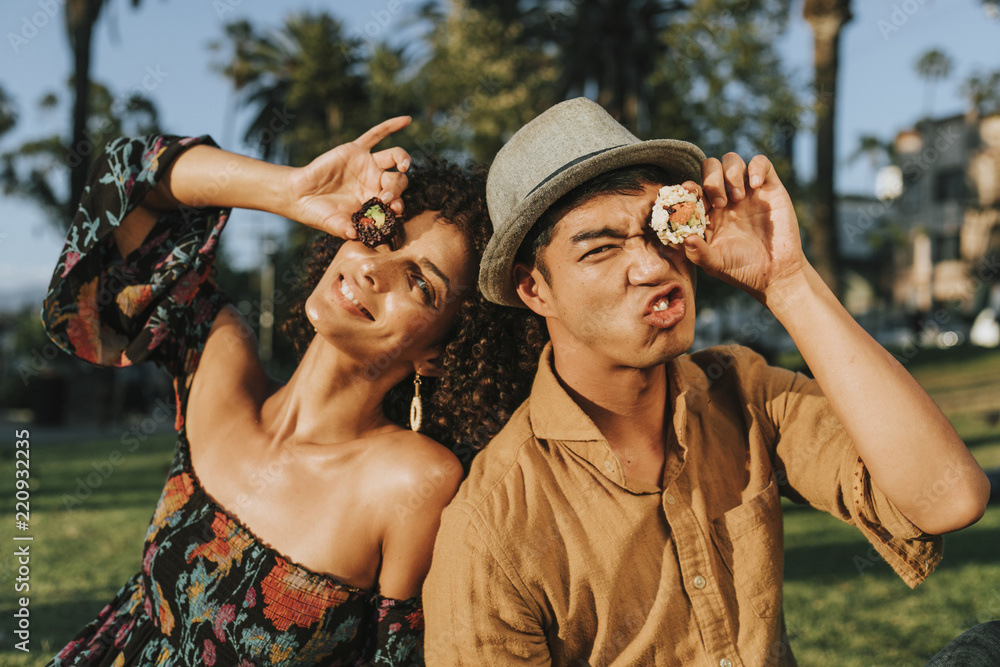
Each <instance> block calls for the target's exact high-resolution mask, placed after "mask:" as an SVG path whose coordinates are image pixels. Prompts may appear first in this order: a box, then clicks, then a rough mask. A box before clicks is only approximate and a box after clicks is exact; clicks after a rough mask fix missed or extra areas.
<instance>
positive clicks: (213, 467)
mask: <svg viewBox="0 0 1000 667" xmlns="http://www.w3.org/2000/svg"><path fill="white" fill-rule="evenodd" d="M408 122H409V119H408V118H397V119H392V120H390V121H386V122H384V123H382V124H380V125H378V126H376V127H375V128H373V129H372V130H370V131H369V132H367V133H366V134H365V135H363V136H362V137H361V138H359V139H358V140H356V141H355V142H351V143H349V144H344V145H343V146H339V147H337V148H336V149H333V150H331V151H329V152H328V153H326V154H324V155H322V156H320V157H319V158H317V159H316V160H315V161H314V162H313V163H311V164H310V165H308V166H307V167H304V168H300V169H292V168H288V167H280V166H277V165H269V164H266V163H262V162H259V161H256V160H252V159H250V158H245V157H242V156H236V155H232V154H229V153H225V152H223V151H220V150H218V149H214V148H211V147H206V146H197V147H194V148H192V149H190V150H188V151H186V152H185V153H183V154H182V155H181V156H180V157H179V158H178V159H177V160H176V161H175V162H174V164H173V165H172V168H171V173H170V177H169V179H168V180H167V181H166V182H165V183H164V184H161V186H160V187H158V188H157V190H155V191H154V192H153V193H152V194H151V196H150V197H147V200H146V202H144V204H143V206H141V207H140V208H139V209H137V210H136V211H135V212H134V213H133V214H131V215H130V216H129V217H128V218H126V220H125V222H124V223H123V225H122V227H121V228H120V229H121V230H122V231H121V233H120V234H116V241H117V242H118V244H119V248H120V250H122V252H127V251H128V250H129V249H130V247H134V245H133V244H136V243H138V242H141V238H142V236H144V233H143V231H142V230H143V228H147V229H148V226H149V225H150V221H151V220H154V221H155V219H156V216H157V214H158V213H159V211H160V210H161V209H165V208H170V207H172V206H177V205H179V204H194V203H199V204H203V205H204V204H211V205H217V206H238V207H242V208H257V209H261V210H268V211H272V212H275V213H278V214H280V215H283V216H285V217H288V218H290V219H295V220H298V221H299V222H302V223H304V224H307V225H309V226H312V227H316V228H318V229H322V230H324V231H327V232H330V233H334V234H336V235H339V236H341V237H346V238H349V239H353V238H354V237H355V236H356V234H355V233H354V229H353V227H352V226H351V223H350V215H351V213H353V212H354V211H355V210H357V209H358V207H359V206H360V204H361V202H363V201H365V200H367V199H368V198H370V197H372V196H381V198H382V199H383V201H385V202H387V203H389V205H390V206H391V207H392V208H393V209H394V210H395V211H396V212H397V213H401V212H402V202H401V200H400V199H399V197H400V194H401V192H402V191H403V189H404V188H405V187H406V182H407V181H406V176H405V174H404V173H403V172H405V171H406V168H407V167H408V166H409V156H408V155H407V154H406V152H405V151H403V150H402V149H399V148H390V149H386V150H384V151H379V152H377V153H372V152H371V149H372V148H373V147H374V146H375V145H376V144H377V143H378V142H379V141H381V140H382V139H383V138H385V137H386V136H388V135H389V134H391V133H392V132H395V131H397V130H399V129H401V128H402V127H405V126H406V124H407V123H408ZM390 168H396V169H397V170H398V171H387V170H388V169H390ZM219 173H231V174H236V176H235V177H234V178H233V179H232V182H231V183H230V185H229V186H228V187H226V188H222V191H221V192H218V193H217V194H213V195H211V197H209V195H206V194H205V193H206V192H214V191H210V190H209V189H208V188H205V183H209V182H211V178H212V176H213V175H217V174H219ZM216 190H218V189H216ZM230 233H232V232H230ZM472 264H473V262H472V256H471V253H470V251H469V248H468V245H467V241H466V239H465V237H464V236H463V234H462V233H461V232H460V231H459V230H458V228H457V227H455V226H454V225H450V224H447V223H445V222H443V221H441V220H439V219H438V218H437V214H436V213H435V212H432V211H428V212H424V213H421V214H419V215H417V216H414V217H413V219H411V220H409V221H407V223H406V224H405V235H404V238H403V239H402V242H401V243H398V244H394V247H389V246H379V247H377V248H375V249H371V248H368V247H367V246H365V245H363V244H361V243H360V242H358V241H354V240H347V241H346V242H345V243H344V245H343V247H342V248H341V250H340V251H339V252H338V254H337V255H336V256H335V258H334V259H333V261H332V262H331V263H330V265H329V267H328V269H327V270H326V272H325V273H324V275H323V277H322V279H321V281H320V283H319V285H318V286H317V288H316V289H315V290H314V292H313V293H312V294H311V295H310V297H309V298H308V300H307V302H306V314H307V317H308V318H309V320H310V322H311V323H312V324H313V326H314V327H315V328H316V330H317V334H316V336H315V337H314V338H313V340H312V342H311V343H310V345H309V347H308V349H307V351H306V353H305V355H304V357H303V360H302V361H301V363H300V364H299V366H298V367H297V368H296V370H295V372H294V374H293V375H292V377H291V379H289V381H288V382H287V383H286V384H284V385H282V384H280V383H277V382H275V381H273V380H271V379H270V378H269V377H268V376H267V374H266V373H265V371H264V368H263V366H262V365H261V363H260V360H259V357H258V354H257V343H256V341H255V340H254V339H253V336H252V335H251V334H249V331H250V330H249V327H247V325H246V322H245V320H244V319H243V317H242V316H241V315H240V314H239V312H238V311H237V310H236V309H235V308H233V307H232V306H227V307H226V308H224V309H223V310H222V311H221V313H220V314H219V316H218V317H217V318H216V320H215V322H214V323H213V327H212V331H211V333H210V335H209V338H208V342H207V343H206V346H205V349H204V352H203V355H202V359H201V361H200V364H199V367H198V371H197V372H196V374H195V377H194V382H193V386H192V390H191V396H190V402H189V408H188V412H187V421H186V427H187V435H188V440H189V442H190V445H191V453H192V464H193V467H194V470H195V471H196V473H197V475H198V478H199V480H200V482H201V483H202V485H203V486H204V487H205V488H206V490H207V491H208V492H209V493H210V494H211V495H212V497H213V498H215V499H216V500H217V501H218V502H219V503H220V504H221V505H222V506H224V507H225V508H226V509H227V510H228V511H230V512H231V513H233V514H235V515H236V516H237V517H239V519H240V520H241V521H242V522H243V523H244V524H246V525H247V526H248V527H249V528H250V529H251V530H252V531H253V532H254V533H255V534H256V535H257V536H258V537H259V538H261V539H262V540H263V541H265V542H267V543H268V544H270V545H272V546H273V547H274V548H276V549H277V550H278V551H280V552H281V553H282V554H284V555H286V556H287V557H289V558H291V559H292V560H293V561H295V562H298V563H300V564H302V565H304V566H306V567H308V568H310V569H312V570H314V571H317V572H322V573H326V574H330V575H333V576H334V577H336V578H338V579H340V580H341V581H343V582H345V583H347V584H349V585H352V586H357V587H359V588H371V587H373V586H376V585H377V586H378V588H379V591H380V592H381V594H382V595H385V596H387V597H395V598H401V599H406V598H409V597H412V596H414V595H417V594H419V591H420V585H421V583H422V581H423V578H424V576H425V575H426V572H427V568H428V567H429V565H430V556H431V551H432V548H433V543H434V536H435V534H436V531H437V526H438V522H439V518H440V512H441V509H442V508H443V507H444V505H446V504H447V502H448V501H449V500H450V499H451V497H452V496H453V495H454V493H455V490H456V489H457V486H458V482H459V481H460V479H461V475H462V471H461V466H460V464H459V463H458V460H457V458H456V457H455V456H454V454H452V453H451V452H450V451H449V450H447V449H446V448H445V447H443V446H441V445H440V444H438V443H436V442H434V441H433V440H431V439H430V438H427V437H425V436H423V435H421V434H419V433H413V432H411V431H409V430H406V429H402V428H400V427H399V426H397V425H395V424H393V423H391V422H390V421H389V420H388V419H387V418H386V417H385V415H384V414H383V412H382V407H381V406H382V401H383V398H384V397H385V394H386V393H387V392H388V391H389V389H390V388H392V387H393V386H394V385H395V384H397V383H398V382H400V381H401V380H403V379H404V378H406V377H407V376H408V375H410V374H411V373H413V372H414V371H417V372H420V373H421V374H423V375H429V376H433V375H437V374H440V367H439V365H438V362H439V355H440V352H441V348H440V345H441V339H442V337H443V335H444V334H445V332H446V331H447V329H448V327H449V325H450V324H451V321H452V320H453V317H454V314H455V311H456V309H457V308H458V307H459V305H460V303H461V297H462V294H463V288H465V289H467V287H468V285H470V283H471V281H472V280H473V279H474V278H475V270H474V269H475V267H473V266H472ZM342 284H346V285H348V286H349V289H350V293H351V299H348V298H347V297H345V295H344V293H343V292H342V291H341V286H342ZM354 300H356V301H358V302H359V304H360V308H359V307H358V306H355V305H354V303H353V301H354ZM362 308H363V309H364V310H362ZM375 362H379V363H377V364H376V363H375ZM417 489H421V491H423V495H419V496H416V495H415V494H416V490H417ZM428 490H429V491H428ZM415 497H417V498H418V499H419V501H420V502H418V503H414V502H413V501H414V498H415Z"/></svg>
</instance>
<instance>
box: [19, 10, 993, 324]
mask: <svg viewBox="0 0 1000 667" xmlns="http://www.w3.org/2000/svg"><path fill="white" fill-rule="evenodd" d="M801 4H802V3H801V1H799V2H797V3H796V6H795V8H794V10H793V15H794V16H795V17H796V18H795V19H794V20H793V21H792V24H791V25H790V27H789V30H788V32H787V33H786V34H785V35H783V36H781V38H780V41H779V43H780V48H781V52H782V54H783V56H784V58H785V60H786V62H787V63H788V64H789V65H790V70H791V76H792V77H793V78H794V81H795V82H797V83H799V84H804V83H805V82H807V81H808V80H809V78H810V75H811V74H810V70H811V64H812V47H811V43H812V35H811V32H810V30H809V28H808V26H807V25H806V24H805V22H804V21H803V20H802V19H801V18H798V17H800V16H801V12H802V10H801ZM853 4H854V6H855V7H854V11H855V12H856V14H855V17H854V20H853V21H852V22H851V23H850V24H848V26H847V27H846V28H845V31H844V34H843V38H842V41H841V79H840V87H841V88H840V96H839V98H840V99H839V100H838V102H837V104H838V107H837V110H838V113H839V117H838V125H837V132H838V150H837V153H838V159H839V165H840V166H839V168H838V172H837V179H838V180H837V187H838V190H839V191H840V192H850V193H871V191H872V180H873V173H872V169H871V166H870V165H869V164H868V162H867V161H866V160H859V161H857V162H855V163H854V164H853V165H848V164H847V160H846V158H847V157H848V156H849V155H850V154H851V153H852V152H853V151H854V149H855V147H856V145H857V138H858V136H859V135H861V134H876V135H879V136H883V137H890V136H893V135H894V134H895V133H896V132H897V131H898V130H900V129H903V128H905V127H907V126H909V125H911V124H912V123H913V122H914V121H915V120H916V119H917V118H919V117H921V116H922V115H923V114H924V113H925V88H924V84H923V83H922V82H921V81H920V80H919V79H918V78H917V76H916V74H915V71H914V63H915V61H916V60H917V58H918V57H919V56H920V54H921V53H923V52H924V51H926V50H927V49H929V48H932V47H938V48H941V49H942V50H944V51H946V52H947V53H948V54H949V55H950V56H951V57H952V59H953V60H954V72H953V74H952V76H951V78H950V79H949V80H947V81H946V82H944V83H942V84H939V85H938V87H937V92H936V94H935V102H934V107H933V113H934V115H935V116H942V115H951V114H955V113H961V112H963V111H964V110H965V102H964V101H963V100H962V98H961V96H960V92H959V90H960V83H961V81H962V80H964V78H965V77H966V76H968V75H969V74H970V73H972V72H973V71H974V70H977V69H978V70H992V69H998V68H1000V49H998V48H997V45H998V44H1000V21H998V20H994V19H991V18H989V17H988V16H987V14H986V12H985V11H984V10H983V9H982V7H981V4H980V2H979V0H951V1H950V2H948V1H946V0H895V1H892V2H890V1H888V0H867V1H866V2H860V1H855V2H854V3H853ZM418 5H419V2H418V0H373V1H371V2H367V3H361V2H346V1H340V2H325V3H324V2H300V1H298V0H287V1H281V2H278V1H274V0H272V1H271V2H264V1H262V0H143V2H142V5H141V7H140V8H139V9H138V10H133V9H132V8H131V7H130V3H129V2H127V1H126V0H111V2H110V6H111V8H112V11H111V13H110V14H106V15H105V16H104V18H103V19H102V21H101V23H100V24H99V26H98V29H97V32H96V36H95V52H94V57H93V66H92V75H93V77H94V78H95V79H97V80H99V81H101V82H102V83H105V84H107V85H109V86H110V87H111V89H112V90H113V91H114V92H115V93H119V94H120V93H124V92H126V91H128V90H131V89H136V88H138V89H139V90H143V91H144V92H146V93H147V94H148V95H149V96H150V97H152V98H153V99H154V101H155V102H156V104H157V107H158V108H159V110H160V113H161V122H162V124H163V126H164V127H165V128H167V129H169V130H170V131H172V132H177V133H181V134H211V135H212V136H213V137H214V138H215V139H216V140H217V141H219V142H220V143H221V144H222V145H223V147H225V148H228V149H231V150H236V151H241V150H245V148H244V147H242V146H241V145H240V144H239V142H238V141H236V140H235V138H236V137H238V136H240V130H241V129H242V125H241V124H240V123H239V121H237V127H234V126H233V123H232V122H229V123H227V122H226V119H227V117H228V116H230V110H231V107H232V101H233V96H232V92H231V90H230V88H229V86H228V85H227V83H226V81H224V80H223V79H222V78H221V77H220V76H219V75H217V74H215V73H213V72H212V71H211V69H210V63H211V62H212V60H213V59H214V58H216V56H214V55H213V54H212V53H211V52H210V51H209V50H208V43H209V42H211V41H212V40H213V39H218V38H220V37H221V36H222V30H223V25H224V23H225V22H226V21H229V20H233V19H234V18H240V17H248V18H249V19H250V20H252V21H253V22H254V23H255V24H257V25H260V26H265V25H266V26H274V27H276V26H278V25H280V23H281V21H282V19H283V18H284V16H285V15H286V14H288V13H289V12H292V11H301V10H313V11H317V10H320V9H324V10H326V11H329V12H331V13H333V14H335V15H337V16H338V17H340V18H341V19H342V20H344V21H345V23H346V25H347V27H348V29H349V31H351V32H352V33H354V34H356V35H358V36H361V37H364V36H365V34H366V31H367V33H368V34H374V35H375V36H376V37H378V38H382V37H383V36H385V35H388V34H390V33H392V34H394V35H397V36H398V35H399V34H400V33H402V34H406V32H407V31H406V14H407V13H408V12H410V11H412V10H413V9H415V8H416V7H417V6H418ZM395 7H400V8H401V9H400V11H399V12H398V13H395V14H393V13H391V11H390V10H391V9H392V8H395ZM61 12H62V5H61V2H60V0H4V1H3V2H2V3H0V35H2V37H3V38H2V41H0V86H3V88H4V89H5V90H6V91H7V92H8V93H9V94H11V95H13V96H14V98H15V99H16V102H17V104H18V108H19V111H20V122H19V125H18V127H17V128H16V130H15V131H14V132H12V133H11V134H10V135H8V136H7V137H5V139H4V140H3V142H2V143H0V150H4V149H9V148H11V147H12V146H14V145H17V144H18V143H20V142H21V141H23V140H24V139H26V138H31V137H40V136H45V135H48V134H52V133H54V132H55V131H56V130H58V129H60V128H61V127H64V126H65V125H66V124H67V123H68V118H69V110H68V108H66V107H65V106H64V107H60V108H59V109H57V110H55V111H53V112H51V113H45V114H43V113H40V112H38V111H37V108H36V103H37V101H38V99H39V98H40V97H41V96H42V95H43V94H44V93H45V92H47V91H50V90H60V89H64V85H65V84H64V82H65V81H67V80H68V78H69V76H70V73H71V61H70V52H69V47H68V45H67V44H66V39H65V35H64V28H63V22H62V13H61ZM52 14H55V15H54V16H53V15H52ZM112 17H113V20H110V21H109V20H108V19H109V18H112ZM112 26H115V27H116V29H113V28H112ZM12 35H14V37H12ZM60 92H62V90H60ZM66 99H68V97H67V98H66ZM377 120H380V119H375V118H373V119H372V123H373V124H374V123H375V122H376V121H377ZM812 141H813V139H812V137H811V136H810V135H808V134H807V133H802V135H800V139H799V142H798V145H797V147H796V149H797V163H798V168H799V171H800V173H801V174H802V175H803V176H808V175H809V174H811V173H812V171H813V169H812V160H813V151H812ZM281 226H282V223H281V222H280V221H276V220H273V219H271V218H270V217H269V216H267V215H266V214H262V213H257V212H250V211H242V212H240V213H239V214H238V216H236V217H234V220H233V223H232V224H231V225H230V226H229V228H228V231H227V239H226V245H227V251H228V252H230V253H231V256H232V257H233V259H234V261H235V263H236V264H237V265H242V266H247V265H254V264H257V263H258V260H259V254H258V251H257V248H258V247H259V241H258V239H259V237H260V235H261V234H262V233H264V232H265V231H268V230H270V231H274V230H277V229H280V228H281ZM61 246H62V238H61V237H60V236H59V235H57V234H56V233H55V232H54V231H52V229H51V226H49V225H48V224H46V222H45V221H44V220H43V218H42V216H41V214H40V213H39V212H38V211H37V210H36V209H35V208H33V207H32V206H31V205H30V204H28V203H27V202H24V201H20V200H16V199H14V200H12V199H10V198H5V199H3V200H2V201H0V308H3V307H5V306H9V304H11V303H12V302H22V301H24V300H30V301H33V302H35V303H39V304H40V302H41V298H42V296H43V294H44V290H45V286H46V285H47V283H48V278H49V275H50V272H51V268H52V266H53V265H54V263H55V261H56V257H57V255H58V252H59V249H60V248H61Z"/></svg>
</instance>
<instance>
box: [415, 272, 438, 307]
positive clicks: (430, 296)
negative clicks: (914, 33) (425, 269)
mask: <svg viewBox="0 0 1000 667" xmlns="http://www.w3.org/2000/svg"><path fill="white" fill-rule="evenodd" d="M413 282H414V283H415V284H416V286H417V287H418V288H420V291H421V292H423V293H424V301H425V302H427V303H433V301H434V292H433V290H431V286H430V283H428V282H427V281H426V280H424V278H423V276H417V275H415V276H413Z"/></svg>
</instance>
